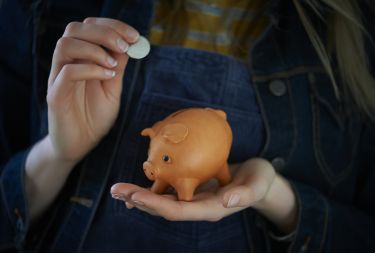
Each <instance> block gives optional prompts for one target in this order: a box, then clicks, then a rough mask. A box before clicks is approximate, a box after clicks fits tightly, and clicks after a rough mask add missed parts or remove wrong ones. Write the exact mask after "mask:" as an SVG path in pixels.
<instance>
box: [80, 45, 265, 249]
mask: <svg viewBox="0 0 375 253" xmlns="http://www.w3.org/2000/svg"><path fill="white" fill-rule="evenodd" d="M139 75H140V77H139V80H138V83H137V87H142V86H143V91H142V94H141V96H140V101H139V103H137V104H138V107H137V110H136V114H135V116H134V118H133V119H132V122H131V123H130V125H129V130H128V131H127V133H126V135H125V136H124V138H123V139H122V141H121V145H120V146H119V150H118V151H117V152H118V154H117V156H118V157H117V159H116V162H115V164H114V167H113V172H112V175H111V177H110V179H109V183H108V185H107V189H110V187H111V185H112V184H114V183H116V182H134V183H136V184H138V185H142V186H148V185H150V182H149V181H148V180H147V179H146V178H145V176H144V173H143V170H142V169H141V168H142V163H143V161H145V160H146V159H147V157H146V155H147V149H148V140H147V138H145V137H141V136H140V132H141V131H142V129H144V128H146V127H149V126H151V125H152V124H153V123H155V122H157V121H159V120H162V119H163V118H165V117H166V116H168V115H169V114H171V113H172V112H175V111H177V110H179V109H182V108H187V107H213V108H220V109H222V110H224V111H225V112H226V113H227V117H228V121H229V123H230V125H231V127H232V131H233V145H232V150H231V154H230V157H229V160H230V161H232V162H241V161H244V160H246V159H248V158H250V157H254V156H255V155H256V154H257V152H258V151H259V150H260V147H261V144H262V141H263V140H262V137H263V131H262V130H263V125H262V119H261V116H260V111H259V108H258V106H257V104H256V101H255V99H256V98H255V94H254V91H253V89H252V87H251V85H250V76H249V71H248V67H247V66H245V65H244V64H242V63H240V62H238V61H237V60H235V59H232V58H229V57H226V56H222V55H218V54H213V53H208V52H203V51H198V50H192V49H181V48H178V47H153V48H152V49H151V53H150V55H149V56H148V57H147V59H146V60H145V62H144V68H143V69H142V71H141V72H140V74H139ZM202 76H203V78H202ZM142 84H143V85H142ZM249 140H251V141H249ZM187 155H188V154H187ZM104 198H105V200H104V203H105V204H104V205H101V206H104V207H102V208H100V209H102V210H100V211H99V212H98V213H97V215H96V217H95V219H94V221H93V224H92V229H91V231H90V232H89V233H88V237H87V240H86V241H87V242H86V243H85V245H84V247H83V252H96V251H97V252H102V251H106V252H113V251H115V250H119V251H122V250H123V251H126V250H130V251H137V252H149V251H150V250H151V249H153V250H155V251H157V252H179V251H182V252H228V251H229V250H230V249H232V250H235V252H248V245H247V239H246V230H245V229H244V226H243V220H242V215H241V213H237V214H235V215H232V216H229V217H227V218H224V219H222V220H221V221H219V222H215V223H212V222H170V221H166V220H165V219H163V218H159V217H153V216H150V215H149V214H145V213H143V212H141V211H137V210H127V209H126V207H125V206H124V203H123V202H122V201H115V200H113V199H112V198H111V197H110V195H109V194H106V195H104ZM109 224H111V225H109ZM156 231H157V232H156ZM119 232H120V233H119ZM103 234H105V235H106V241H108V242H111V243H110V244H109V243H103V245H101V246H98V244H97V242H98V241H100V240H103ZM124 237H125V238H124ZM98 247H99V248H98ZM100 247H102V248H101V250H100Z"/></svg>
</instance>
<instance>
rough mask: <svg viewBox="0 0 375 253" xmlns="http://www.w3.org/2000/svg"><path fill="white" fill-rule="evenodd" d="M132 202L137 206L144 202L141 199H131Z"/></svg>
mask: <svg viewBox="0 0 375 253" xmlns="http://www.w3.org/2000/svg"><path fill="white" fill-rule="evenodd" d="M132 202H133V203H134V204H136V205H137V206H144V205H145V203H143V202H142V201H139V200H132Z"/></svg>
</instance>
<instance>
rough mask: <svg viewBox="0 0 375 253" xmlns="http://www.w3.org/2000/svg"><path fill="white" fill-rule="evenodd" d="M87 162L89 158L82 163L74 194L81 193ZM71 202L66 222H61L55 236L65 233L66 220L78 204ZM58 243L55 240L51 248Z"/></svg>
mask: <svg viewBox="0 0 375 253" xmlns="http://www.w3.org/2000/svg"><path fill="white" fill-rule="evenodd" d="M86 164H87V159H85V162H84V163H83V164H82V168H81V170H82V171H81V173H80V177H79V180H78V183H77V187H76V190H75V191H74V195H78V193H79V190H80V188H81V184H82V181H83V175H84V174H85V171H86V168H87V166H86ZM68 203H69V204H68V205H69V208H68V209H69V211H68V213H67V215H66V216H65V217H64V222H63V223H61V226H60V229H59V232H58V233H57V234H56V236H55V238H60V236H61V234H62V233H63V231H64V229H63V228H64V226H65V225H66V221H68V220H69V219H70V217H71V216H72V213H73V208H72V205H76V203H73V202H70V201H69V202H68ZM57 243H58V241H57V240H54V243H53V244H52V245H51V249H53V248H55V247H56V244H57Z"/></svg>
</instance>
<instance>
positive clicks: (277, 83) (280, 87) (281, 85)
mask: <svg viewBox="0 0 375 253" xmlns="http://www.w3.org/2000/svg"><path fill="white" fill-rule="evenodd" d="M269 89H270V91H271V93H272V95H274V96H277V97H280V96H283V95H285V93H286V85H285V82H283V81H281V80H273V81H271V82H270V84H269Z"/></svg>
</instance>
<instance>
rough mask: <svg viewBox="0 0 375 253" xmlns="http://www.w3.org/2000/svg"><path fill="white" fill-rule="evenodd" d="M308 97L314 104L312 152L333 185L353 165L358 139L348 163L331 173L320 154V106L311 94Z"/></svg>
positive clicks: (346, 173) (342, 178) (343, 177)
mask: <svg viewBox="0 0 375 253" xmlns="http://www.w3.org/2000/svg"><path fill="white" fill-rule="evenodd" d="M310 97H311V100H312V101H311V103H312V104H314V107H313V124H314V127H313V129H314V133H313V136H314V137H313V138H314V153H315V156H316V160H317V162H318V164H319V165H320V167H321V169H322V171H323V172H324V173H323V174H325V175H326V178H327V179H328V181H329V182H330V185H331V187H333V186H335V185H336V184H338V183H339V182H340V181H342V180H344V179H345V177H346V176H347V175H348V174H349V173H350V172H351V171H352V170H353V165H354V158H353V156H354V154H355V151H356V150H357V146H358V141H356V143H355V146H354V147H353V148H352V150H351V157H352V159H351V160H350V162H349V164H348V165H347V166H346V167H345V168H344V169H343V170H342V172H340V173H338V174H335V173H333V172H332V171H331V169H330V166H329V165H328V164H327V162H326V161H325V158H324V155H323V154H322V151H321V147H322V144H321V134H320V111H321V110H320V106H319V104H318V102H317V101H316V99H315V98H314V97H313V95H312V94H311V95H310Z"/></svg>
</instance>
